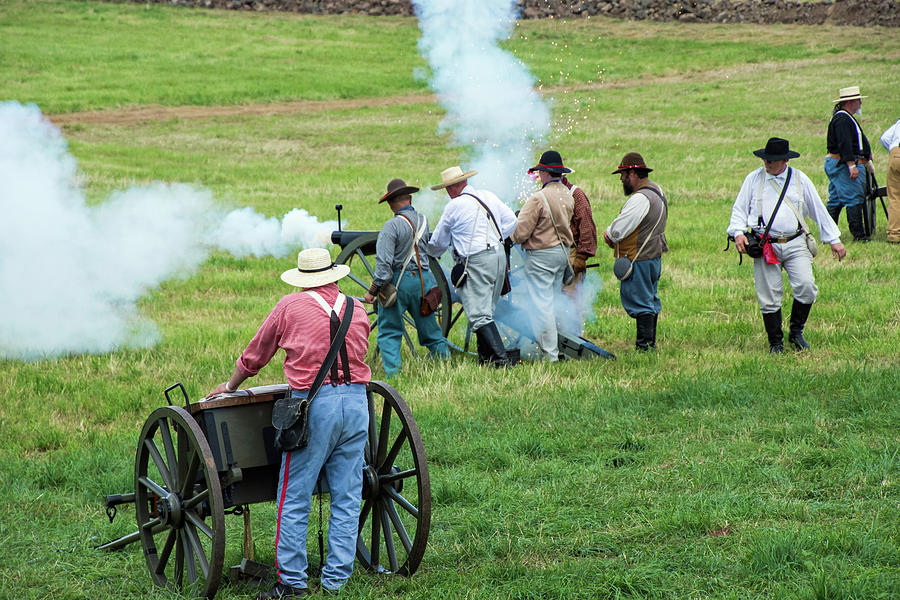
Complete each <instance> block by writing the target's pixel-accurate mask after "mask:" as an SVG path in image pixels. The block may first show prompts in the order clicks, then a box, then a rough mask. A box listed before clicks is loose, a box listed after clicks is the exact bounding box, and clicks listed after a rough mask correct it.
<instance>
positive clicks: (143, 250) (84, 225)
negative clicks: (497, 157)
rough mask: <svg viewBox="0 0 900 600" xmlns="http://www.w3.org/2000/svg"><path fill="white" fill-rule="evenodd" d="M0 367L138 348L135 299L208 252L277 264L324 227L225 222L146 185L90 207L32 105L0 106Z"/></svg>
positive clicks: (148, 335) (302, 214) (324, 237)
mask: <svg viewBox="0 0 900 600" xmlns="http://www.w3.org/2000/svg"><path fill="white" fill-rule="evenodd" d="M0 214H2V215H3V216H4V225H5V227H4V228H3V235H2V236H0V358H17V359H25V360H31V359H37V358H44V357H52V356H59V355H63V354H71V353H83V352H87V353H98V352H109V351H114V350H116V349H118V348H121V347H126V346H127V347H147V346H151V345H153V344H155V343H156V342H157V341H158V340H159V333H158V331H157V329H156V326H155V324H154V323H153V322H152V321H149V320H148V319H146V318H144V317H142V316H141V315H140V313H139V311H138V310H137V307H136V303H137V301H138V300H139V299H140V298H141V297H142V296H143V295H144V294H146V293H147V292H148V291H149V290H151V289H153V288H155V287H156V286H158V285H159V284H160V283H162V282H163V281H165V280H167V279H170V278H172V277H177V276H186V275H189V274H190V273H192V272H193V271H194V270H195V269H196V268H197V267H198V266H199V265H200V264H202V263H203V262H204V261H205V260H206V258H207V256H208V255H209V252H210V251H211V250H212V249H213V248H216V247H218V248H222V249H224V250H227V251H229V252H231V253H233V254H235V255H237V256H245V255H248V254H252V255H256V256H262V255H266V254H272V255H275V256H286V255H287V254H289V253H291V252H293V251H296V250H297V249H298V246H302V247H311V246H320V247H321V246H325V245H326V244H327V243H328V236H329V234H330V232H331V229H332V228H333V225H334V223H333V222H327V223H317V221H316V219H315V218H314V217H312V216H310V215H309V214H308V213H307V212H306V211H304V210H298V209H295V210H293V211H292V212H290V213H288V214H287V215H285V218H284V219H283V220H282V221H279V220H278V219H275V218H269V219H266V218H265V217H263V216H262V215H259V214H258V213H256V212H255V211H253V210H252V209H249V208H244V209H240V210H236V211H232V212H231V213H228V214H226V212H225V210H224V209H222V208H221V207H219V206H217V205H216V203H215V200H214V198H213V196H212V193H211V192H210V191H209V190H206V189H203V188H200V187H197V186H192V185H186V184H168V183H159V182H157V183H153V184H150V185H147V186H140V187H133V188H130V189H128V190H125V191H121V192H116V193H114V194H112V195H111V196H110V197H109V198H108V199H107V200H106V201H105V202H103V203H102V204H100V205H98V206H94V207H90V206H87V204H86V202H85V196H84V191H83V190H82V189H81V187H80V186H79V184H78V171H77V163H76V161H75V158H74V157H73V156H72V155H71V154H69V152H68V145H67V143H66V140H65V139H64V138H63V136H62V135H61V133H60V131H59V130H58V129H57V128H56V127H54V126H53V125H52V124H51V123H50V122H48V121H46V120H44V119H43V118H42V115H41V112H40V110H39V109H38V107H37V106H34V105H29V106H23V105H22V104H19V103H17V102H3V103H0Z"/></svg>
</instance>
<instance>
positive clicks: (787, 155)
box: [753, 148, 800, 160]
mask: <svg viewBox="0 0 900 600" xmlns="http://www.w3.org/2000/svg"><path fill="white" fill-rule="evenodd" d="M753 154H754V155H756V156H758V157H760V158H761V159H763V160H788V159H791V158H797V157H799V156H800V153H799V152H794V151H793V150H788V151H787V153H785V154H768V153H767V152H766V149H765V148H760V149H759V150H754V151H753Z"/></svg>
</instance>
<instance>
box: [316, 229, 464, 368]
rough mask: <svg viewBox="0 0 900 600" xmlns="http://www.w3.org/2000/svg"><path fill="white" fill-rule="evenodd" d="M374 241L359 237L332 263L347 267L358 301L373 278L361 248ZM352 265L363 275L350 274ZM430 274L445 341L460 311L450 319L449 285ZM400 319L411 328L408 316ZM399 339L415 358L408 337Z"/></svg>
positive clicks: (441, 274) (440, 271)
mask: <svg viewBox="0 0 900 600" xmlns="http://www.w3.org/2000/svg"><path fill="white" fill-rule="evenodd" d="M377 238H378V232H377V231H373V232H371V233H368V234H365V235H361V236H359V237H358V238H356V239H355V240H353V241H352V242H350V243H349V244H348V245H347V247H345V248H344V249H343V250H341V253H340V254H339V255H338V257H337V258H336V259H335V261H334V262H335V263H337V264H339V265H347V266H349V267H350V274H349V275H348V276H347V277H348V278H350V279H352V280H353V281H354V282H355V283H356V284H357V285H358V286H359V287H358V288H357V290H356V291H357V292H359V297H362V296H363V295H364V294H365V293H366V292H367V291H368V290H369V287H370V286H371V285H372V280H373V279H374V278H375V258H374V257H373V256H372V255H368V256H367V255H366V254H365V252H363V248H364V247H365V246H366V245H370V247H371V245H373V244H374V242H375V240H376V239H377ZM354 263H356V264H361V265H363V267H365V273H354V272H353V266H354ZM431 274H432V275H433V276H434V280H435V282H436V283H437V285H438V287H439V288H440V290H441V305H440V307H438V309H437V311H435V313H434V314H435V316H436V317H437V320H438V323H439V324H440V326H441V333H443V334H444V337H447V335H448V334H449V333H450V328H451V327H453V325H454V324H455V323H456V321H457V320H458V319H459V317H460V315H461V314H462V307H461V306H460V307H459V308H458V310H457V312H456V315H453V300H452V296H451V294H450V284H449V283H447V278H446V277H445V276H444V271H443V269H431ZM368 315H369V316H370V317H373V316H374V315H376V311H375V308H374V307H372V308H371V310H369V311H368ZM403 318H404V319H405V320H406V323H407V324H408V325H410V326H412V327H413V328H415V326H416V324H415V321H413V320H412V317H410V316H409V315H408V314H404V315H403ZM372 326H373V327H376V326H377V317H376V318H375V320H374V321H373V324H372ZM403 338H404V339H405V340H406V343H407V345H408V346H409V349H410V350H411V351H412V354H413V356H416V349H415V345H414V344H413V342H412V339H411V338H410V337H409V334H407V333H404V334H403Z"/></svg>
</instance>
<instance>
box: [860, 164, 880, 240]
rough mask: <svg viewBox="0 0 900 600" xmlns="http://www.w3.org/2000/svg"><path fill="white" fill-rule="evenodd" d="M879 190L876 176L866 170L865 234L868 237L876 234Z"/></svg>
mask: <svg viewBox="0 0 900 600" xmlns="http://www.w3.org/2000/svg"><path fill="white" fill-rule="evenodd" d="M877 189H878V182H877V181H876V180H875V175H873V174H872V173H870V172H869V170H868V169H866V197H865V200H863V232H864V233H865V234H866V237H871V236H872V234H873V233H875V225H876V223H875V221H876V217H877V215H878V212H877V211H876V208H877V204H876V202H877V198H876V194H875V192H876V190H877Z"/></svg>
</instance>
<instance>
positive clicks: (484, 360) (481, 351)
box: [475, 327, 491, 366]
mask: <svg viewBox="0 0 900 600" xmlns="http://www.w3.org/2000/svg"><path fill="white" fill-rule="evenodd" d="M482 329H484V327H482V328H481V329H476V330H475V345H476V347H477V348H478V364H479V366H480V365H486V364H488V363H489V362H491V347H490V345H488V343H487V342H486V341H485V340H484V333H482Z"/></svg>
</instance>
